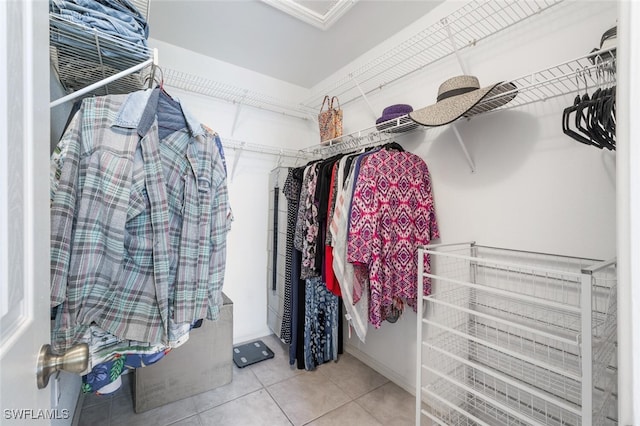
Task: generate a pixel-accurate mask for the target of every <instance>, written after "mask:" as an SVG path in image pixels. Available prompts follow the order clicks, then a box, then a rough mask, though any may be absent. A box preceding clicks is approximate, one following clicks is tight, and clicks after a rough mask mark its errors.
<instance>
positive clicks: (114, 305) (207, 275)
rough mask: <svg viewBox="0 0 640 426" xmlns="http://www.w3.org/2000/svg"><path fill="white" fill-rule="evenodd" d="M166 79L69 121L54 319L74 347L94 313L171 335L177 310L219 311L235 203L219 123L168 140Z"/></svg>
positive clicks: (54, 266)
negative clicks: (163, 132) (162, 99)
mask: <svg viewBox="0 0 640 426" xmlns="http://www.w3.org/2000/svg"><path fill="white" fill-rule="evenodd" d="M158 100H159V90H158V89H155V90H146V91H139V92H134V93H131V94H129V95H110V96H103V97H94V98H87V99H85V100H84V101H83V104H82V107H81V109H80V111H78V113H77V114H76V115H75V117H74V118H73V120H72V122H71V123H70V124H69V127H68V128H67V130H66V132H65V134H64V136H63V138H62V141H61V143H62V144H64V145H66V152H65V155H64V158H63V159H61V160H60V159H59V160H58V167H60V173H59V177H60V179H59V182H58V186H57V188H56V191H55V194H54V196H53V200H52V205H51V234H52V235H51V304H52V306H57V305H61V306H60V307H59V312H58V315H57V318H56V323H55V326H54V329H53V331H52V342H53V343H52V345H53V347H54V349H55V350H58V351H64V350H66V349H67V348H69V347H70V346H71V345H73V344H74V343H75V342H77V341H79V339H80V338H81V337H82V336H83V335H84V333H85V331H86V330H87V328H88V327H89V326H90V325H91V323H95V324H97V325H98V326H99V327H100V328H102V329H104V330H106V331H108V332H109V333H111V334H113V335H115V336H117V337H118V338H120V339H131V340H137V341H141V342H150V343H164V344H169V322H170V321H171V322H173V323H175V324H180V323H185V322H192V321H194V320H196V319H199V318H208V319H212V320H215V319H217V317H218V314H219V309H220V307H221V305H222V294H221V293H222V285H223V280H224V269H225V262H226V234H227V231H228V229H229V219H228V216H227V213H228V211H230V209H229V203H228V193H227V184H226V172H225V169H224V163H223V158H222V156H221V152H220V151H219V149H218V147H217V146H216V142H215V137H216V135H215V134H212V133H211V132H208V131H206V130H205V129H204V128H203V127H202V126H201V125H200V124H199V123H197V121H195V120H193V119H192V118H191V117H190V116H189V115H188V113H187V112H186V111H183V113H184V116H185V117H186V122H187V127H186V128H185V129H183V130H181V131H177V132H174V133H172V134H170V135H169V136H167V137H166V138H164V139H163V140H159V136H158V120H157V107H158Z"/></svg>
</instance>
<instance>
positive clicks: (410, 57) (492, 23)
mask: <svg viewBox="0 0 640 426" xmlns="http://www.w3.org/2000/svg"><path fill="white" fill-rule="evenodd" d="M561 1H562V0H533V1H504V2H503V1H500V2H495V1H484V0H480V1H472V2H470V3H468V4H466V5H464V6H463V7H461V8H460V9H458V10H456V11H455V12H453V13H451V14H449V15H448V16H446V17H445V18H443V19H441V20H440V21H439V22H436V23H434V24H432V25H430V26H429V27H427V28H425V29H423V30H422V31H420V32H419V33H417V34H416V35H414V36H413V37H410V38H408V39H406V40H404V41H403V42H401V43H399V44H398V45H397V46H394V47H393V48H391V49H389V50H387V51H386V52H385V53H383V54H382V55H380V56H377V57H376V58H374V59H371V60H368V61H367V62H366V63H364V64H362V65H360V66H359V67H357V68H356V69H354V70H352V71H350V72H348V73H347V74H346V75H345V74H342V75H340V76H338V77H337V78H336V79H333V80H331V81H328V82H326V84H323V85H322V86H321V87H319V88H318V89H317V90H314V94H313V95H312V96H311V97H310V98H309V99H307V101H305V102H304V103H305V105H307V106H309V107H311V108H312V109H314V110H316V111H317V110H318V109H319V108H320V104H321V103H322V99H323V97H324V95H325V94H331V95H332V96H338V98H340V102H341V103H342V105H346V104H348V103H349V102H351V101H353V100H354V99H356V98H358V97H359V96H361V95H362V94H363V93H364V94H367V95H368V94H370V93H372V92H374V91H377V90H380V89H382V88H383V87H384V86H386V85H388V84H391V83H393V82H395V81H397V80H400V79H402V78H403V77H406V76H407V75H409V74H411V73H413V72H416V71H419V70H421V69H422V68H424V67H426V66H428V65H430V64H433V63H435V62H436V61H438V60H440V59H443V58H445V57H447V56H449V55H451V54H453V53H457V51H458V49H464V48H466V47H470V46H474V45H475V44H476V43H477V42H479V41H480V40H483V39H485V38H487V37H489V36H491V35H493V34H496V33H498V32H500V31H502V30H504V29H506V28H509V27H511V26H512V25H515V24H517V23H518V22H521V21H523V20H525V19H527V18H529V17H532V16H534V15H536V14H538V13H540V12H542V11H544V10H546V9H548V8H550V7H551V6H554V5H556V4H558V3H560V2H561Z"/></svg>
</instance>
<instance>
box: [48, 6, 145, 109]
mask: <svg viewBox="0 0 640 426" xmlns="http://www.w3.org/2000/svg"><path fill="white" fill-rule="evenodd" d="M134 3H135V6H136V8H137V9H138V10H139V11H140V12H141V13H142V14H143V15H145V16H148V14H149V2H148V1H145V0H138V1H136V2H134ZM49 57H50V62H51V65H52V67H53V70H54V72H55V73H56V75H57V77H58V79H59V81H60V83H61V85H62V87H63V88H64V90H65V92H66V93H67V95H66V96H63V97H62V98H59V99H56V100H54V101H53V102H51V105H50V106H51V107H55V106H57V105H60V104H62V103H64V102H67V101H69V100H72V99H75V98H77V97H80V96H83V95H107V94H119V93H130V92H132V91H135V90H139V89H141V88H142V87H143V84H144V82H143V78H142V75H143V74H142V70H143V69H144V68H146V67H150V66H151V65H153V64H154V61H156V62H157V55H156V54H155V53H154V50H153V49H151V48H149V47H148V46H143V45H141V44H135V43H132V42H130V41H127V40H124V39H122V38H119V37H117V36H114V35H111V34H107V33H104V32H102V31H99V30H96V29H95V28H91V27H89V26H86V25H83V24H79V23H77V22H73V21H70V20H68V19H66V18H64V17H63V16H61V15H59V14H56V13H54V12H50V13H49Z"/></svg>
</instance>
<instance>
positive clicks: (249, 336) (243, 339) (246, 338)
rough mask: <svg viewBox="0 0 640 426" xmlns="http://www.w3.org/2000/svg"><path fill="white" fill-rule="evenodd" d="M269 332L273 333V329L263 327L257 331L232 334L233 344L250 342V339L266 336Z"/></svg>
mask: <svg viewBox="0 0 640 426" xmlns="http://www.w3.org/2000/svg"><path fill="white" fill-rule="evenodd" d="M270 334H273V331H271V330H270V329H269V328H268V327H264V328H263V329H260V330H259V331H256V332H253V333H249V334H244V335H242V336H233V344H234V345H237V344H240V343H245V342H250V341H252V340H256V339H260V338H261V337H264V336H268V335H270Z"/></svg>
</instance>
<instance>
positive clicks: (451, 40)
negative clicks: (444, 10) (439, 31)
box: [440, 18, 469, 75]
mask: <svg viewBox="0 0 640 426" xmlns="http://www.w3.org/2000/svg"><path fill="white" fill-rule="evenodd" d="M440 22H441V23H442V25H444V27H445V29H446V30H447V36H448V37H449V41H450V42H451V46H452V47H453V53H455V54H456V59H457V60H458V64H459V65H460V69H461V70H462V74H464V75H469V73H468V72H467V67H466V66H465V65H464V62H462V56H460V51H459V50H458V46H456V41H455V39H454V38H453V34H451V27H450V26H449V21H448V20H447V18H443V19H442V20H441V21H440Z"/></svg>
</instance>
